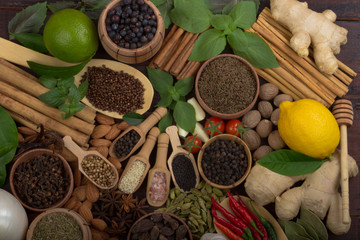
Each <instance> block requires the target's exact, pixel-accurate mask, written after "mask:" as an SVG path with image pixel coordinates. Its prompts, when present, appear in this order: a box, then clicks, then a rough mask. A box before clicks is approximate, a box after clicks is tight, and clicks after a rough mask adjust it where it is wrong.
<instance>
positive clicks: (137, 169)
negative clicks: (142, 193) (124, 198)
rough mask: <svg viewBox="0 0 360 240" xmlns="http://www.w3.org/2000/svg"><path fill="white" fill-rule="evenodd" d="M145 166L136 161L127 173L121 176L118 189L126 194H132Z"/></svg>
mask: <svg viewBox="0 0 360 240" xmlns="http://www.w3.org/2000/svg"><path fill="white" fill-rule="evenodd" d="M145 168H146V165H145V163H143V162H142V161H140V160H136V161H135V162H134V163H133V164H132V165H131V166H130V169H129V171H127V173H126V174H125V175H124V176H123V178H122V179H121V182H120V183H119V189H120V190H121V191H123V192H124V193H126V194H131V193H133V192H134V190H135V188H136V187H137V186H138V184H139V183H140V179H141V178H142V176H143V175H144V172H145Z"/></svg>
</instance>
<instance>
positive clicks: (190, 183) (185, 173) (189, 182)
mask: <svg viewBox="0 0 360 240" xmlns="http://www.w3.org/2000/svg"><path fill="white" fill-rule="evenodd" d="M172 170H173V174H174V178H175V181H176V183H177V184H178V185H179V187H180V188H181V189H183V190H184V191H189V190H190V189H191V188H193V187H195V185H196V175H195V169H194V166H193V165H192V163H191V160H190V159H189V158H188V157H187V156H186V155H184V154H178V155H176V156H175V157H174V159H173V161H172Z"/></svg>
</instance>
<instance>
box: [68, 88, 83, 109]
mask: <svg viewBox="0 0 360 240" xmlns="http://www.w3.org/2000/svg"><path fill="white" fill-rule="evenodd" d="M80 100H81V95H80V92H79V89H78V88H77V87H76V86H75V85H72V86H71V88H70V91H69V95H68V101H69V103H70V104H73V103H79V102H80Z"/></svg>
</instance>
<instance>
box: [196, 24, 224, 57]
mask: <svg viewBox="0 0 360 240" xmlns="http://www.w3.org/2000/svg"><path fill="white" fill-rule="evenodd" d="M225 46H226V38H225V35H224V34H223V33H222V32H221V31H219V30H216V29H210V30H208V31H206V32H204V33H203V34H201V35H200V37H199V38H198V39H197V40H196V42H195V45H194V48H193V50H192V52H191V55H190V57H189V60H191V61H198V62H202V61H205V60H207V59H209V58H212V57H214V56H216V55H218V54H220V53H221V52H222V51H223V50H224V49H225Z"/></svg>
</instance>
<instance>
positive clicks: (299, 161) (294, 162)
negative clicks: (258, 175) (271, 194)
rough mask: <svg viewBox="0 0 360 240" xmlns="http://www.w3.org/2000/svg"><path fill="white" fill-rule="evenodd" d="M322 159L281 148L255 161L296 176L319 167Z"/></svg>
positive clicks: (286, 174)
mask: <svg viewBox="0 0 360 240" xmlns="http://www.w3.org/2000/svg"><path fill="white" fill-rule="evenodd" d="M324 161H325V160H321V159H317V158H313V157H309V156H307V155H305V154H302V153H299V152H295V151H292V150H287V149H282V150H277V151H274V152H271V153H269V154H267V155H265V156H264V157H263V158H261V159H260V160H259V161H257V163H258V164H260V165H262V166H264V167H266V168H268V169H270V170H271V171H273V172H276V173H279V174H282V175H285V176H298V175H303V174H308V173H312V172H314V171H315V170H317V169H318V168H320V167H321V164H322V163H323V162H324Z"/></svg>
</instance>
